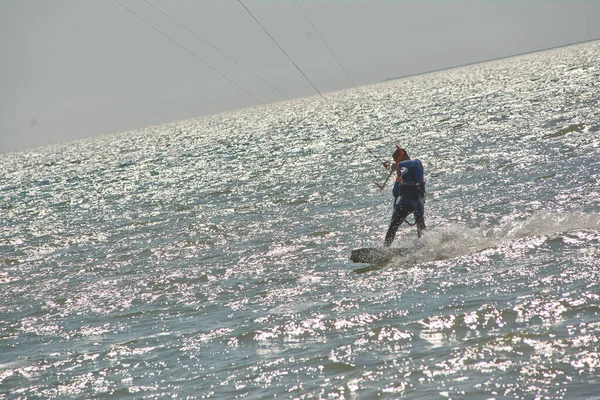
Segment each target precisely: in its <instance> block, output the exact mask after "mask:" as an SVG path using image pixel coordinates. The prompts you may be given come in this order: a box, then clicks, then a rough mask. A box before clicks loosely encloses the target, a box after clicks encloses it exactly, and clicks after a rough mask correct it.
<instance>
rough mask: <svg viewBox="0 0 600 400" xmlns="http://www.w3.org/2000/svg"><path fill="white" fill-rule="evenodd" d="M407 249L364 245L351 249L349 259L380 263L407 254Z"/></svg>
mask: <svg viewBox="0 0 600 400" xmlns="http://www.w3.org/2000/svg"><path fill="white" fill-rule="evenodd" d="M408 251H409V249H407V248H401V247H364V248H361V249H355V250H352V254H350V260H352V261H353V262H355V263H366V264H382V263H386V262H389V261H392V260H393V259H394V258H396V257H400V256H403V255H405V254H407V252H408Z"/></svg>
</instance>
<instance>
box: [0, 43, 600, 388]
mask: <svg viewBox="0 0 600 400" xmlns="http://www.w3.org/2000/svg"><path fill="white" fill-rule="evenodd" d="M599 57H600V44H599V43H598V42H594V43H588V44H585V45H579V46H573V47H568V48H562V49H557V50H552V51H548V52H543V53H537V54H531V55H527V56H521V57H516V58H511V59H506V60H500V61H495V62H492V63H485V64H479V65H473V66H469V67H464V68H459V69H454V70H448V71H442V72H438V73H434V74H427V75H423V76H416V77H411V78H407V79H401V80H397V81H390V82H385V83H382V84H379V85H374V86H369V87H363V88H359V89H356V90H350V91H343V92H338V93H331V94H328V95H327V97H328V100H327V101H324V100H323V99H320V98H309V99H301V100H296V101H291V102H287V103H281V104H276V105H271V106H268V107H264V108H257V109H250V110H241V111H238V112H233V113H227V114H221V115H215V116H211V117H206V118H202V119H197V120H190V121H182V122H177V123H173V124H169V125H164V126H159V127H152V128H147V129H141V130H138V131H134V132H127V133H125V134H120V135H113V136H104V137H100V138H95V139H88V140H82V141H77V142H73V143H66V144H61V145H53V146H48V147H44V148H39V149H33V150H30V151H26V152H19V153H10V154H4V155H2V156H1V157H0V163H1V166H2V171H3V173H4V179H3V180H2V182H1V183H0V199H1V202H0V210H1V213H0V218H1V219H2V224H0V239H1V242H0V287H1V290H0V316H1V318H0V398H40V397H41V398H70V397H73V398H94V397H96V398H105V397H115V398H118V397H135V398H162V397H173V396H175V395H178V396H180V397H186V398H268V397H275V396H277V397H284V398H299V399H303V398H376V397H383V398H399V397H405V398H415V399H416V398H418V399H427V398H435V399H437V398H440V397H441V398H473V399H478V398H540V399H542V398H544V399H562V398H592V397H594V396H597V393H598V390H599V389H600V381H599V379H598V368H599V367H600V354H599V352H600V344H599V338H600V317H599V311H600V310H599V307H600V295H599V294H600V287H599V284H598V282H600V279H599V278H600V276H599V275H600V263H599V262H598V259H600V250H599V249H600V246H599V244H600V217H599V216H598V215H599V214H598V211H599V206H598V204H599V200H600V186H599V184H598V180H599V172H598V171H600V157H599V153H600V150H599V143H600V140H599V138H600V136H599V135H598V132H599V130H600V122H599V121H600V111H599V110H600V107H599V104H600V101H599V100H600V98H599V96H598V93H600V68H599V67H598V66H599V65H600V60H599ZM361 142H362V144H361ZM395 142H399V143H401V144H402V145H403V146H405V147H406V148H407V149H409V152H410V154H411V155H412V156H415V157H418V158H420V159H421V160H422V161H423V162H424V164H425V166H426V170H427V174H426V175H427V176H426V178H427V180H428V195H427V222H428V225H429V230H428V232H427V234H426V236H425V237H424V238H423V239H422V240H418V239H417V238H416V233H415V232H414V231H413V230H411V229H410V228H402V229H401V230H400V232H399V235H398V239H397V242H396V245H398V246H403V247H409V248H414V250H413V251H411V252H409V253H408V254H406V255H404V256H401V257H398V258H397V259H395V260H394V261H393V262H391V263H389V264H387V265H385V266H378V267H377V268H371V269H362V270H360V272H361V273H356V272H355V270H359V269H360V268H361V267H365V265H352V264H350V262H349V260H348V257H349V255H350V250H351V249H352V248H356V247H367V246H378V245H380V244H381V242H382V240H383V234H384V233H385V229H386V227H387V223H388V221H389V217H390V214H391V199H390V196H389V194H388V193H387V190H386V193H384V194H381V195H380V194H379V192H378V189H377V188H376V186H375V185H374V183H373V182H382V181H383V180H384V179H385V171H384V170H383V169H381V168H380V167H379V166H378V165H377V162H376V161H375V160H374V159H373V157H372V156H371V155H370V154H369V153H368V152H367V151H366V150H365V148H364V146H367V147H368V148H369V149H371V150H372V151H373V152H374V153H376V154H380V155H381V156H382V158H385V157H387V155H388V153H389V152H390V150H391V149H392V143H395ZM363 145H364V146H363ZM378 168H379V169H378Z"/></svg>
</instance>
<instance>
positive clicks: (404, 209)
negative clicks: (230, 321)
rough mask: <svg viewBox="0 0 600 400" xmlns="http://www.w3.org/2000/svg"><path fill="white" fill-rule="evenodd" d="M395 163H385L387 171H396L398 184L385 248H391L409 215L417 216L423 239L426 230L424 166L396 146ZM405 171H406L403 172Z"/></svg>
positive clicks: (396, 184)
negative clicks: (399, 229)
mask: <svg viewBox="0 0 600 400" xmlns="http://www.w3.org/2000/svg"><path fill="white" fill-rule="evenodd" d="M392 158H393V159H394V163H393V164H391V163H390V162H385V163H383V166H384V167H385V168H386V169H390V170H391V171H392V172H393V171H396V182H395V183H394V187H393V189H392V194H393V195H394V214H393V215H392V221H391V222H390V227H389V228H388V231H387V233H386V235H385V241H384V246H390V245H391V244H392V242H393V241H394V237H395V236H396V231H397V230H398V228H399V227H400V225H402V222H404V221H405V220H406V217H408V215H409V214H411V213H412V214H413V215H414V216H415V223H416V225H417V235H418V236H419V237H421V235H422V234H423V231H424V230H425V181H424V180H423V177H424V171H423V164H422V163H421V161H420V160H419V159H416V158H415V159H414V160H411V159H410V157H409V156H408V153H407V152H406V150H404V149H403V148H402V147H400V146H398V145H396V150H395V151H394V153H393V154H392ZM403 169H404V170H403Z"/></svg>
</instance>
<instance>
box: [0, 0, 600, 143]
mask: <svg viewBox="0 0 600 400" xmlns="http://www.w3.org/2000/svg"><path fill="white" fill-rule="evenodd" d="M119 1H120V2H122V3H123V4H124V5H126V6H127V7H129V8H131V9H132V10H134V11H135V12H136V13H137V14H138V15H140V16H142V17H143V18H144V19H146V20H147V21H148V22H150V23H152V24H153V25H154V26H156V27H157V28H158V29H160V30H161V31H162V32H164V33H165V34H167V35H168V36H170V37H171V38H173V39H174V40H176V41H177V42H178V43H180V44H181V45H182V46H183V47H185V48H186V49H187V50H189V51H190V52H192V53H193V54H195V56H196V57H198V58H200V59H202V60H203V61H205V62H206V63H208V64H210V65H211V67H212V68H214V69H216V70H218V71H219V72H220V73H221V74H224V75H225V76H227V78H228V79H230V80H231V81H233V82H235V83H236V84H237V85H239V86H241V87H242V88H243V89H244V90H246V91H247V92H249V93H250V94H252V96H254V97H256V98H258V99H259V100H260V101H261V102H263V103H270V102H277V101H282V100H286V98H285V97H284V96H282V95H281V94H280V93H279V92H277V91H275V90H274V89H272V88H271V87H270V86H268V85H267V84H265V83H263V82H262V81H261V80H260V79H258V78H256V77H255V76H254V75H253V74H251V73H249V72H248V71H246V70H244V69H243V68H241V67H239V66H238V65H236V64H235V63H234V62H232V61H231V60H229V59H228V58H226V57H224V56H223V55H222V54H220V53H219V52H217V51H215V50H214V49H213V48H211V47H210V46H208V45H207V44H206V43H205V42H203V41H201V40H200V39H198V38H197V37H195V36H193V35H192V34H191V33H190V32H188V31H186V30H185V29H183V28H182V27H181V26H179V25H178V24H176V23H174V22H173V21H171V20H169V19H168V18H167V17H165V16H164V15H163V14H161V13H160V12H159V11H157V10H156V9H155V8H153V7H152V6H151V5H150V4H148V3H147V2H146V1H144V0H119ZM148 1H149V2H151V3H152V4H153V5H155V6H156V7H158V8H159V9H160V10H162V11H164V12H166V13H167V14H169V15H170V16H171V17H172V18H174V19H175V20H176V21H177V22H179V23H181V24H183V25H185V26H187V27H188V28H189V29H190V30H192V31H193V32H195V33H196V34H197V35H199V36H200V37H202V38H203V39H204V40H206V41H208V42H210V43H211V44H212V45H214V46H215V47H217V48H218V49H219V50H220V51H222V52H224V53H226V54H228V55H229V56H230V57H232V58H233V59H235V60H236V61H237V62H239V63H240V64H242V65H244V66H245V67H246V68H248V69H249V70H250V71H252V72H253V73H254V74H256V75H258V76H260V77H261V78H262V79H264V80H265V81H267V82H269V84H271V85H273V86H274V87H276V88H277V89H278V90H279V91H281V92H283V93H285V95H287V96H289V97H291V98H297V97H305V96H312V95H316V92H315V90H314V89H313V87H312V86H311V85H310V83H308V82H307V81H306V79H305V78H304V77H303V76H302V75H301V74H300V72H298V70H297V69H296V68H295V67H294V65H293V64H292V63H291V62H290V61H289V60H288V59H287V58H286V56H285V55H284V54H283V53H282V52H281V51H280V50H279V49H278V48H277V46H276V45H275V44H274V43H273V42H272V41H271V39H270V38H269V37H268V36H267V35H266V34H265V33H264V31H263V30H262V28H261V27H260V26H259V25H258V24H257V23H256V22H255V21H254V19H252V17H251V16H250V15H249V14H248V13H247V11H246V10H245V9H244V8H243V7H242V5H240V3H239V2H238V0H148ZM298 2H299V3H300V5H301V6H302V9H303V10H304V11H305V12H306V14H307V15H308V16H309V17H310V19H311V21H312V23H313V24H314V25H315V26H316V28H317V29H318V31H319V33H320V34H321V35H322V36H323V37H324V39H325V40H326V42H327V44H328V45H329V47H330V48H331V49H332V50H333V51H334V53H335V55H336V56H337V58H338V59H339V60H340V62H341V64H342V65H343V66H344V68H345V69H346V70H347V72H348V74H349V75H350V77H351V78H352V79H353V80H354V82H355V83H356V85H357V86H360V85H365V84H370V83H375V82H380V81H383V80H385V79H386V78H390V77H398V76H401V75H405V74H415V73H419V72H424V71H431V70H435V69H441V68H447V67H452V66H456V65H462V64H468V63H472V62H477V61H484V60H487V59H492V58H498V57H504V56H508V55H513V54H518V53H525V52H530V51H536V50H540V49H545V48H549V47H554V46H561V45H565V44H570V43H574V42H580V41H585V40H590V39H598V38H600V23H598V20H599V18H600V1H598V0H445V1H442V0H298ZM243 3H244V4H245V5H246V6H247V7H248V8H249V9H250V11H252V13H253V14H254V15H255V16H256V18H257V19H258V20H259V21H260V22H261V23H262V24H263V26H265V28H266V29H267V30H268V31H269V33H270V34H271V35H272V36H273V37H274V38H275V39H276V40H277V42H278V43H279V44H280V45H281V47H282V48H283V49H284V50H285V51H286V52H287V53H288V54H289V56H290V57H291V58H292V59H293V60H294V62H295V63H296V64H297V65H298V66H299V67H300V68H301V69H302V71H304V73H306V75H307V76H308V77H309V78H310V80H311V81H312V82H313V84H314V85H315V86H316V87H317V88H318V89H319V91H321V92H323V93H326V92H328V91H333V90H340V89H344V88H350V87H352V83H351V82H350V81H349V80H348V78H347V77H346V75H345V74H344V73H343V71H342V70H341V69H340V67H339V66H338V64H337V62H336V61H335V59H334V58H333V57H332V56H331V54H330V53H329V51H328V50H327V47H326V46H325V45H324V44H323V43H322V42H321V40H320V39H319V36H318V34H317V33H316V32H315V31H314V29H313V27H312V25H311V24H310V22H309V21H308V20H307V19H306V17H305V16H304V14H303V13H302V11H301V9H300V8H299V7H298V5H297V4H296V1H295V0H243ZM0 52H1V53H0V54H2V63H0V91H1V93H2V96H1V97H0V109H1V115H0V152H6V151H11V150H17V149H23V148H30V147H35V146H39V145H44V144H48V143H50V142H61V141H65V140H71V139H76V138H83V137H89V136H94V135H97V134H101V133H111V132H117V131H123V130H127V129H132V128H137V127H143V126H147V125H153V124H160V123H165V122H170V121H175V120H181V119H186V118H191V117H198V116H202V115H206V114H213V113H217V112H221V111H226V110H232V109H237V108H244V107H253V106H257V105H260V103H259V102H257V100H255V99H254V98H253V97H251V96H249V95H248V94H246V93H245V92H244V91H242V90H240V89H239V88H238V87H236V86H235V85H234V84H232V83H231V82H230V81H228V80H227V79H226V78H224V77H222V76H221V75H220V74H218V73H216V72H215V71H213V70H212V69H211V68H209V67H207V66H206V65H205V64H203V63H202V62H200V61H199V60H198V59H197V58H195V57H194V56H192V55H190V54H189V53H188V52H187V51H185V50H183V49H182V48H180V47H179V46H178V45H176V44H174V43H173V42H171V41H169V40H168V39H166V38H165V37H164V36H162V35H161V34H160V33H159V32H157V31H156V30H154V29H153V28H152V27H150V26H148V25H147V24H145V23H144V22H143V21H141V20H140V19H138V17H136V16H135V15H133V14H131V13H130V12H128V11H127V10H126V9H124V8H123V7H121V6H120V5H119V4H118V3H117V2H115V1H114V0H0Z"/></svg>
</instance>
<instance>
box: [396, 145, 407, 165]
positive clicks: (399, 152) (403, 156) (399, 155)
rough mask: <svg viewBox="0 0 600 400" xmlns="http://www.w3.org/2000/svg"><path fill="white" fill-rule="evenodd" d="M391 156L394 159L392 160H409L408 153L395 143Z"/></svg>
mask: <svg viewBox="0 0 600 400" xmlns="http://www.w3.org/2000/svg"><path fill="white" fill-rule="evenodd" d="M392 158H393V159H394V162H397V163H399V162H402V161H406V160H410V157H409V156H408V153H407V152H406V150H404V149H403V148H402V147H400V146H398V145H396V150H395V151H394V154H392Z"/></svg>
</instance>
